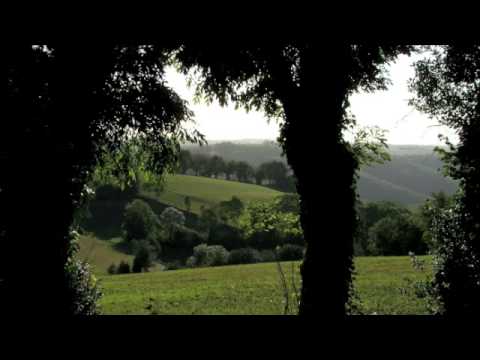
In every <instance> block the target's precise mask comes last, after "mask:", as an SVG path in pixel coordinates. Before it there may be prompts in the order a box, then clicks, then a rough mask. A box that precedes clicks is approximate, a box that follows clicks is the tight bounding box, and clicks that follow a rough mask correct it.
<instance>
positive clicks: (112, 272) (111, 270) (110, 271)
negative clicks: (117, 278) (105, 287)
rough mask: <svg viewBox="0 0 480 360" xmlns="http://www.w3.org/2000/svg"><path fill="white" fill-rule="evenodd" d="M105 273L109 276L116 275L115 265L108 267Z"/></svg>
mask: <svg viewBox="0 0 480 360" xmlns="http://www.w3.org/2000/svg"><path fill="white" fill-rule="evenodd" d="M107 272H108V273H109V274H110V275H113V274H116V273H117V265H115V264H112V265H110V266H109V267H108V269H107Z"/></svg>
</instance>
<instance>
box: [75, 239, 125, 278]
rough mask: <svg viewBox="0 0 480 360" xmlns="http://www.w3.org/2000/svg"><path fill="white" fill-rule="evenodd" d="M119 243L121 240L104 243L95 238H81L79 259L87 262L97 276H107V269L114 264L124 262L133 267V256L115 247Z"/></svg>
mask: <svg viewBox="0 0 480 360" xmlns="http://www.w3.org/2000/svg"><path fill="white" fill-rule="evenodd" d="M119 241H120V239H112V240H110V241H102V240H98V239H97V238H95V237H93V236H81V237H80V240H79V243H80V251H79V253H78V255H77V257H78V259H81V260H86V261H87V262H88V263H89V264H90V265H91V266H92V270H93V272H94V273H95V274H97V275H104V274H107V269H108V267H109V266H110V265H111V264H112V263H115V264H116V265H118V264H119V263H120V261H122V260H123V261H127V262H128V263H130V265H131V264H132V262H133V256H132V255H127V254H124V253H122V252H120V251H119V250H118V249H117V248H116V247H115V245H117V244H118V243H119Z"/></svg>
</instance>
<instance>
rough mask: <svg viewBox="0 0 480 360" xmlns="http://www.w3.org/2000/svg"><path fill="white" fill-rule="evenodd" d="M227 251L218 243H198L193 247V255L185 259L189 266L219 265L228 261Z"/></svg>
mask: <svg viewBox="0 0 480 360" xmlns="http://www.w3.org/2000/svg"><path fill="white" fill-rule="evenodd" d="M228 256H229V253H228V251H227V250H226V249H225V248H224V247H223V246H220V245H212V246H208V245H207V244H200V245H198V246H195V247H194V248H193V255H192V256H191V257H190V258H189V259H188V260H187V263H188V265H189V267H195V266H221V265H226V264H227V263H228Z"/></svg>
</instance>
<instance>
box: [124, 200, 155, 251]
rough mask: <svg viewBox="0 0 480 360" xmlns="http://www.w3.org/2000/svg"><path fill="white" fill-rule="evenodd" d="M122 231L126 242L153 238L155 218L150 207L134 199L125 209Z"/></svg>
mask: <svg viewBox="0 0 480 360" xmlns="http://www.w3.org/2000/svg"><path fill="white" fill-rule="evenodd" d="M122 229H123V231H124V238H125V240H126V241H127V242H130V241H132V240H144V239H147V238H155V234H156V232H157V217H156V215H155V213H154V212H153V210H152V208H151V207H150V205H148V204H147V203H146V202H145V201H143V200H139V199H136V200H134V201H132V202H131V203H130V204H128V205H127V206H126V207H125V213H124V220H123V224H122Z"/></svg>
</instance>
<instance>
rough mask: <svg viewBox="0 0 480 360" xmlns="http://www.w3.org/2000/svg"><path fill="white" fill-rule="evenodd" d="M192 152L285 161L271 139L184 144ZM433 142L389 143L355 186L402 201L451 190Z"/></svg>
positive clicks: (376, 197) (374, 196) (372, 197)
mask: <svg viewBox="0 0 480 360" xmlns="http://www.w3.org/2000/svg"><path fill="white" fill-rule="evenodd" d="M185 148H186V149H188V150H190V151H192V152H201V153H205V154H210V155H219V156H221V157H223V158H224V159H225V160H235V161H246V162H248V163H249V164H251V165H253V166H258V165H260V164H261V163H264V162H268V161H273V160H277V161H284V162H286V161H285V158H284V157H282V151H281V149H280V147H279V145H278V144H277V143H276V142H273V141H264V142H260V141H257V142H256V143H253V144H252V143H233V142H223V143H222V142H219V141H216V142H215V143H212V144H211V145H209V146H204V147H198V146H186V147H185ZM433 149H434V147H433V146H423V145H391V146H390V153H391V155H392V161H391V162H387V163H386V164H384V165H377V166H371V167H367V168H364V169H362V171H361V172H360V181H359V183H358V190H359V193H360V197H361V199H362V200H364V201H380V200H388V201H396V202H400V203H402V204H405V205H416V204H419V203H421V202H423V201H424V200H425V199H426V198H427V197H428V196H430V194H431V193H432V192H438V191H445V192H446V193H448V194H452V193H454V192H455V190H456V187H457V185H456V183H455V182H454V181H453V180H452V179H449V178H446V177H444V176H443V174H442V173H441V171H440V170H441V168H442V161H441V160H440V159H439V158H438V157H437V155H436V154H435V153H434V152H433Z"/></svg>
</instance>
